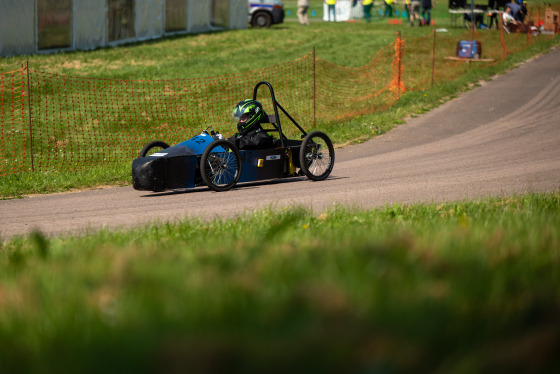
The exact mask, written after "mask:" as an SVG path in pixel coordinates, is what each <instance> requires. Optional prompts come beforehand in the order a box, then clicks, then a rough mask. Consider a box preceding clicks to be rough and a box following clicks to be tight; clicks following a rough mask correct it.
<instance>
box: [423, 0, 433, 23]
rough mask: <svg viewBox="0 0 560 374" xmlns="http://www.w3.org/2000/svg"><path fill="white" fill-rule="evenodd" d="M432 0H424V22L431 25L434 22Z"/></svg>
mask: <svg viewBox="0 0 560 374" xmlns="http://www.w3.org/2000/svg"><path fill="white" fill-rule="evenodd" d="M432 5H433V4H432V0H422V24H424V25H428V26H429V25H430V24H431V22H432Z"/></svg>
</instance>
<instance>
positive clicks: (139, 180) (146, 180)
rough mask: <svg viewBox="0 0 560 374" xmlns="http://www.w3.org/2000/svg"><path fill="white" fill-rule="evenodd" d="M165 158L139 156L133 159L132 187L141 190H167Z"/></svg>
mask: <svg viewBox="0 0 560 374" xmlns="http://www.w3.org/2000/svg"><path fill="white" fill-rule="evenodd" d="M164 164H165V159H164V158H157V157H139V158H137V159H135V160H134V161H132V187H134V189H135V190H140V191H154V192H161V191H163V190H165V165H164Z"/></svg>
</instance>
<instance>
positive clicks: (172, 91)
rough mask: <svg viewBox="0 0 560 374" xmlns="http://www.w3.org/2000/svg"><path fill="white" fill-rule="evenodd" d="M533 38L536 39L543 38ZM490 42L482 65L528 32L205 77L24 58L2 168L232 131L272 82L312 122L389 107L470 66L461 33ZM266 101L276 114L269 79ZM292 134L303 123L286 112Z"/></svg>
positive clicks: (109, 161) (6, 107) (102, 158)
mask: <svg viewBox="0 0 560 374" xmlns="http://www.w3.org/2000/svg"><path fill="white" fill-rule="evenodd" d="M543 37H546V38H550V36H540V37H533V38H532V39H531V42H535V41H538V40H542V39H540V38H543ZM473 39H475V40H479V41H481V42H482V45H483V47H482V57H485V58H487V60H488V61H487V62H478V63H477V67H480V68H484V67H487V66H492V65H493V64H495V63H498V62H499V61H502V60H503V59H504V58H506V57H507V53H511V51H512V50H513V51H515V50H517V48H521V49H522V48H526V46H527V44H528V40H529V39H527V36H526V35H523V34H508V35H505V36H504V35H503V34H501V33H498V32H489V31H486V32H476V31H473V30H466V31H465V32H464V34H463V35H460V36H459V37H458V36H457V35H455V36H449V35H441V34H439V33H438V34H435V33H432V34H431V35H429V36H427V37H424V38H410V39H403V38H401V37H400V33H399V34H397V37H396V38H395V41H394V42H393V43H391V44H390V45H387V46H385V47H384V48H382V49H381V50H379V51H378V52H377V53H376V55H375V56H374V57H373V58H372V60H371V61H370V62H369V63H367V64H366V65H364V66H360V67H352V68H350V67H344V66H339V65H335V64H333V63H330V62H328V61H325V60H322V59H318V58H316V57H315V54H314V52H311V53H309V54H307V55H305V56H303V57H301V58H299V59H296V60H295V61H293V62H290V63H285V64H281V65H276V66H272V67H270V68H266V69H260V70H255V71H251V72H245V73H238V74H229V75H224V76H217V77H208V78H198V79H172V80H116V79H97V78H84V77H75V76H66V75H58V74H52V73H48V72H43V71H37V70H34V69H32V68H29V67H26V68H23V69H20V70H18V71H15V72H10V73H4V74H0V80H1V82H0V84H1V90H2V91H1V96H0V98H1V101H0V105H1V107H0V120H1V123H0V126H1V134H0V147H1V152H2V164H1V165H2V166H1V167H0V175H8V174H16V173H20V172H23V171H28V170H36V171H74V170H80V169H84V168H91V167H95V166H107V165H123V164H126V163H129V162H130V161H131V160H132V159H134V158H135V157H137V155H138V152H139V151H140V149H141V148H142V147H143V145H144V144H146V143H147V142H149V141H151V140H163V141H165V142H166V143H168V144H171V145H172V144H177V143H179V142H181V141H184V140H186V139H189V138H190V137H192V136H193V135H195V134H197V133H199V132H200V131H202V130H203V129H205V128H206V127H208V126H212V127H213V128H214V129H215V130H217V131H219V132H221V133H222V134H224V136H226V137H227V136H231V135H233V133H234V131H235V129H236V126H235V124H234V123H233V122H232V120H231V111H232V109H233V107H234V106H235V104H236V103H237V102H239V101H241V100H243V99H246V98H250V97H251V96H252V94H253V88H254V86H255V84H256V83H257V82H259V81H268V82H270V83H271V84H272V86H273V87H274V90H275V95H276V99H277V101H278V102H279V103H280V104H281V105H282V106H283V107H284V108H285V109H286V110H287V111H288V113H290V115H291V116H292V117H293V118H295V119H296V121H297V122H298V123H299V124H300V125H302V126H303V127H304V128H306V129H311V128H312V127H313V126H314V125H315V124H317V123H320V124H321V125H322V126H329V125H334V124H335V123H339V122H340V121H341V120H344V119H347V118H350V117H356V116H359V115H363V114H369V113H374V112H381V111H384V110H386V109H388V108H390V107H392V106H394V105H395V104H396V103H398V100H399V98H400V97H402V95H403V94H404V93H405V92H406V91H413V90H414V91H421V90H425V89H429V88H430V87H431V86H432V85H434V84H440V83H444V82H446V81H450V80H453V79H455V78H456V77H458V76H460V75H462V74H464V73H465V72H466V71H467V70H468V69H470V68H471V66H470V65H469V64H468V63H465V61H457V60H453V59H448V57H450V56H455V54H456V45H457V41H458V40H473ZM258 100H259V101H261V102H262V103H263V106H264V109H265V111H266V112H267V113H269V114H273V108H272V104H271V100H270V94H269V92H268V90H267V89H266V87H265V86H261V88H260V89H259V92H258ZM280 117H281V119H282V124H283V130H284V133H285V134H286V135H287V136H289V137H293V136H297V135H298V131H297V130H296V129H295V128H294V127H293V126H291V125H290V123H289V121H288V120H287V119H286V118H285V116H283V115H282V113H280Z"/></svg>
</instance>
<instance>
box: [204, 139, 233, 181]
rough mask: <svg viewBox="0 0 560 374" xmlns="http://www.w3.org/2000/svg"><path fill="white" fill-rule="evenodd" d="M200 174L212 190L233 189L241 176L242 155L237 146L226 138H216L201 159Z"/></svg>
mask: <svg viewBox="0 0 560 374" xmlns="http://www.w3.org/2000/svg"><path fill="white" fill-rule="evenodd" d="M200 174H201V176H202V180H203V181H204V183H205V184H206V185H207V186H208V187H209V188H210V189H212V190H214V191H217V192H221V191H227V190H230V189H232V188H233V187H234V186H235V185H236V184H237V181H238V180H239V177H240V176H241V156H240V155H239V151H238V150H237V147H236V146H235V145H234V144H233V143H231V142H229V141H227V140H225V139H222V140H216V141H214V142H212V143H210V145H209V146H208V147H207V148H206V149H205V150H204V153H203V154H202V158H201V159H200Z"/></svg>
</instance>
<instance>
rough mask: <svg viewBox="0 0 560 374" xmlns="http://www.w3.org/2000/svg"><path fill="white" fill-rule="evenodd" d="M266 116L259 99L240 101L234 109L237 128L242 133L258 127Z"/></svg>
mask: <svg viewBox="0 0 560 374" xmlns="http://www.w3.org/2000/svg"><path fill="white" fill-rule="evenodd" d="M264 116H265V113H264V111H263V107H262V105H261V103H259V102H258V101H257V100H251V99H247V100H243V101H240V102H239V103H238V104H237V105H236V106H235V108H234V109H233V119H234V120H235V121H236V122H237V130H238V131H239V132H240V133H242V134H246V133H248V132H249V131H251V130H254V129H255V128H257V126H259V125H260V123H261V121H262V120H263V119H264Z"/></svg>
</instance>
